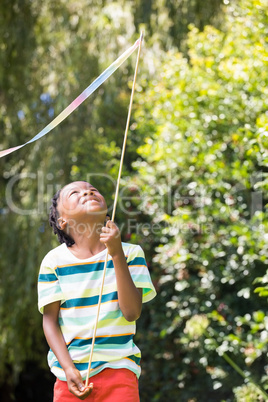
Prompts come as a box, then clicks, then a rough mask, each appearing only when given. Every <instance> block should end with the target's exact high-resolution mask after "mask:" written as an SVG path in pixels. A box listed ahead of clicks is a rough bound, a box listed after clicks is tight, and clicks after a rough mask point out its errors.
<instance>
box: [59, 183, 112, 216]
mask: <svg viewBox="0 0 268 402" xmlns="http://www.w3.org/2000/svg"><path fill="white" fill-rule="evenodd" d="M58 212H59V215H60V217H63V218H65V219H67V220H68V219H69V218H71V219H78V220H79V218H83V217H84V218H85V216H86V215H91V216H92V215H98V216H99V217H100V218H101V219H102V217H103V216H104V217H105V216H106V213H107V205H106V202H105V199H104V197H103V196H102V195H101V194H100V193H99V191H98V190H97V189H96V188H95V187H93V186H92V185H91V184H90V183H87V182H85V181H76V182H73V183H70V184H67V186H65V187H63V189H62V190H61V192H60V198H59V201H58Z"/></svg>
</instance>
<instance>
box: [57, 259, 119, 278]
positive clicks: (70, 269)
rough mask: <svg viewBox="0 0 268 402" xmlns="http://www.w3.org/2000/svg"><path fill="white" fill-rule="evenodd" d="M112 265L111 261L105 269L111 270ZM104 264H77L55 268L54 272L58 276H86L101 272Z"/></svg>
mask: <svg viewBox="0 0 268 402" xmlns="http://www.w3.org/2000/svg"><path fill="white" fill-rule="evenodd" d="M113 267H114V264H113V261H112V260H109V261H108V262H107V268H113ZM103 268H104V262H97V263H94V264H90V263H88V264H77V265H70V266H66V267H64V266H63V267H57V268H56V272H57V275H58V276H66V275H75V274H86V273H88V272H95V271H103Z"/></svg>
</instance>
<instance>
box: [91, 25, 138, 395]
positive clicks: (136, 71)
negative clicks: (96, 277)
mask: <svg viewBox="0 0 268 402" xmlns="http://www.w3.org/2000/svg"><path fill="white" fill-rule="evenodd" d="M142 39H143V32H141V35H140V44H139V48H138V55H137V60H136V67H135V72H134V79H133V85H132V90H131V96H130V102H129V108H128V116H127V122H126V129H125V134H124V142H123V146H122V151H121V160H120V165H119V172H118V178H117V183H116V191H115V197H114V205H113V213H112V218H111V220H112V222H114V217H115V211H116V205H117V200H118V193H119V185H120V179H121V174H122V169H123V162H124V156H125V150H126V144H127V135H128V129H129V122H130V116H131V109H132V104H133V97H134V92H135V85H136V79H137V73H138V66H139V59H140V52H141V44H142ZM108 255H109V254H108V249H107V252H106V257H105V262H104V268H103V274H102V281H101V287H100V294H99V300H98V307H97V313H96V321H95V326H94V330H93V337H92V343H91V351H90V357H89V363H88V370H87V377H86V384H85V385H86V387H87V386H88V380H89V376H90V372H91V363H92V358H93V351H94V346H95V340H96V332H97V327H98V322H99V315H100V307H101V299H102V294H103V287H104V280H105V274H106V268H107V262H108Z"/></svg>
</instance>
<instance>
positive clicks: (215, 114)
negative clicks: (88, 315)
mask: <svg viewBox="0 0 268 402" xmlns="http://www.w3.org/2000/svg"><path fill="white" fill-rule="evenodd" d="M141 29H144V30H145V40H144V43H143V46H142V53H141V59H140V66H139V72H138V78H137V86H136V92H135V97H134V105H133V111H132V116H131V122H130V131H129V139H128V144H127V151H126V157H125V164H124V169H123V174H122V183H121V190H120V198H119V204H118V209H117V214H116V222H117V223H118V225H119V226H120V229H121V231H122V239H123V240H124V241H129V242H133V243H139V244H141V245H142V247H143V248H144V250H145V254H146V258H147V261H148V266H149V269H150V273H151V276H152V278H153V281H154V284H155V286H156V288H157V291H158V296H157V297H156V298H155V299H154V300H153V301H152V302H150V303H148V305H144V308H143V314H142V316H141V318H140V319H139V321H138V323H137V335H136V338H135V339H136V342H137V344H138V346H139V347H140V348H141V350H142V376H141V378H140V396H141V401H142V402H154V401H161V402H162V401H166V400H167V401H170V402H173V401H174V402H177V401H181V402H205V401H206V402H210V401H211V402H220V401H222V402H223V401H225V402H227V401H240V402H251V401H254V402H255V401H265V400H268V395H267V393H268V381H267V380H268V363H267V342H268V319H267V296H268V272H267V261H268V223H267V202H268V197H267V188H268V176H267V173H268V112H267V103H268V74H267V71H268V69H267V67H268V41H267V37H268V3H267V0H241V1H240V0H232V1H231V0H207V1H202V0H188V1H187V0H155V1H151V0H129V1H124V0H120V1H117V2H113V1H109V0H68V1H67V0H57V1H56V0H44V1H37V0H1V1H0V32H1V38H0V129H1V136H0V149H5V148H9V147H12V146H16V145H19V144H22V143H24V142H25V141H27V140H29V139H30V138H32V137H33V136H34V135H35V134H37V133H38V132H39V131H40V130H41V129H42V128H43V127H45V126H46V125H47V124H48V123H49V122H50V121H52V119H53V118H54V117H56V116H57V115H58V114H59V113H60V112H61V111H62V110H63V109H64V108H65V107H66V106H67V105H68V104H69V103H70V102H71V101H72V100H73V99H74V98H75V97H76V96H77V95H79V94H80V93H81V92H82V91H83V90H84V89H85V88H86V87H87V86H88V85H89V84H90V83H91V82H92V81H93V80H94V79H95V78H96V77H97V76H98V75H99V74H100V73H101V72H102V71H103V70H104V69H105V68H107V67H108V66H109V65H110V64H111V63H112V62H113V61H114V60H115V59H116V58H117V57H118V56H119V55H120V54H122V53H123V51H124V50H126V49H127V48H128V47H129V46H131V45H132V44H133V43H134V41H135V40H136V39H137V38H138V37H139V35H140V31H141ZM135 60H136V53H134V54H133V55H132V56H131V57H130V58H129V59H128V60H127V61H126V62H125V63H124V64H123V65H122V66H121V67H120V68H119V69H118V70H117V71H116V72H115V73H114V74H113V75H112V76H111V77H110V78H109V80H108V81H106V82H105V84H103V85H102V86H101V87H100V88H99V89H98V90H97V91H96V92H95V93H94V94H93V95H92V96H91V97H90V98H88V99H87V100H86V101H85V102H84V103H83V104H82V105H81V106H80V107H79V108H78V109H77V110H76V111H75V112H74V113H73V114H72V115H71V116H69V117H68V118H67V119H66V120H65V121H64V122H63V123H62V124H61V125H60V126H58V127H57V128H55V129H54V130H53V131H52V132H51V133H49V134H48V135H47V136H46V137H43V138H42V139H40V140H39V141H37V142H35V143H33V144H30V145H27V146H26V147H24V148H22V149H21V150H19V151H17V152H15V153H13V154H10V155H8V156H6V157H4V158H2V159H0V172H1V173H0V180H1V187H0V192H1V193H0V225H1V231H0V236H1V241H0V264H1V265H0V400H1V401H2V402H11V401H16V402H24V401H27V402H37V401H38V402H51V401H52V390H53V383H54V377H53V375H52V374H50V372H49V369H48V366H47V362H46V355H47V351H48V346H47V343H46V341H45V338H44V335H43V330H42V317H41V315H40V314H39V312H38V310H37V291H36V283H37V277H38V271H39V266H40V262H41V260H42V258H43V257H44V255H45V254H46V253H47V252H48V251H49V250H50V249H51V248H52V247H56V246H57V245H58V244H57V239H56V238H55V236H54V235H53V234H52V231H51V228H50V227H49V225H48V218H47V216H48V210H49V206H50V200H51V197H52V195H53V194H54V193H55V192H56V191H57V189H58V188H61V187H62V186H63V185H65V184H66V183H68V182H70V181H73V180H88V181H90V182H91V183H92V184H93V185H94V186H96V187H97V188H98V189H99V190H100V191H101V192H102V193H103V195H104V196H105V198H106V199H107V202H108V205H112V200H113V194H114V189H115V181H116V178H117V171H118V166H119V158H120V149H121V146H122V141H123V134H124V129H125V124H126V118H127V109H128V104H129V98H130V90H131V85H132V79H133V72H134V67H135Z"/></svg>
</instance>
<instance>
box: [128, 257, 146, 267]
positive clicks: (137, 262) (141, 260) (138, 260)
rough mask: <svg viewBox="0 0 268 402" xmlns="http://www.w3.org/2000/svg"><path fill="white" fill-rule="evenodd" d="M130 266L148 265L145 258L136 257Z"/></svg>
mask: <svg viewBox="0 0 268 402" xmlns="http://www.w3.org/2000/svg"><path fill="white" fill-rule="evenodd" d="M128 265H145V266H147V265H146V261H145V258H143V257H135V258H134V259H133V260H131V261H130V262H129V263H128Z"/></svg>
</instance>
